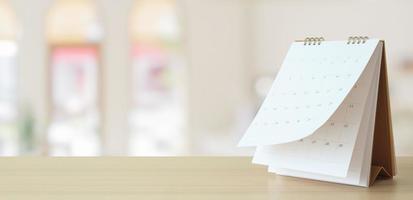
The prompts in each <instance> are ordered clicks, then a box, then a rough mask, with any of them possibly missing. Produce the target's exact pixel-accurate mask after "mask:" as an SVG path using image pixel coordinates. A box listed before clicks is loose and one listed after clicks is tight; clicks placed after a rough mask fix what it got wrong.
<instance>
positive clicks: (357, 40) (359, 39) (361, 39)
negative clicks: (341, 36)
mask: <svg viewBox="0 0 413 200" xmlns="http://www.w3.org/2000/svg"><path fill="white" fill-rule="evenodd" d="M368 39H369V37H368V36H350V37H348V39H347V44H364V43H366V41H367V40H368Z"/></svg>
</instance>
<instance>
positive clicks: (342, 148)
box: [257, 45, 382, 177]
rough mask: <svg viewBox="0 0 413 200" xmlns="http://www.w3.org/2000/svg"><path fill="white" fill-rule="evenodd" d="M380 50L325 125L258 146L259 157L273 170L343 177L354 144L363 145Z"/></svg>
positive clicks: (345, 173)
mask: <svg viewBox="0 0 413 200" xmlns="http://www.w3.org/2000/svg"><path fill="white" fill-rule="evenodd" d="M381 49H382V47H381V45H378V47H377V49H376V51H375V52H374V55H373V56H372V59H371V60H370V62H369V64H368V65H367V67H366V70H365V71H364V72H363V74H362V76H361V77H360V79H359V80H358V81H357V83H356V84H355V85H354V86H353V89H352V90H351V91H350V93H349V95H348V96H347V97H346V98H345V99H344V101H343V103H342V104H341V105H340V106H339V108H338V109H337V110H336V112H335V113H334V114H333V115H332V116H331V117H330V119H329V120H328V121H327V123H325V124H324V125H322V126H321V127H320V128H319V129H318V130H317V131H315V132H314V133H313V134H312V135H310V136H307V137H305V138H302V139H300V140H298V141H294V142H289V143H283V144H277V145H271V146H260V147H258V148H257V153H261V154H263V155H260V156H261V157H263V158H262V159H264V160H265V162H266V164H268V165H270V166H272V167H276V168H287V169H293V170H299V171H306V172H311V173H317V174H324V175H332V176H337V177H346V176H347V173H348V171H349V166H350V161H351V159H352V157H353V152H354V149H355V144H356V141H357V140H359V141H361V142H362V143H363V141H364V140H365V138H366V137H365V133H366V132H367V130H366V127H367V126H366V125H368V121H366V122H364V124H365V126H364V128H363V127H361V124H362V122H363V118H368V116H369V115H370V113H371V111H370V109H369V107H368V106H367V107H366V104H367V102H374V101H373V100H372V99H371V97H372V96H373V93H374V92H375V91H377V89H378V88H377V87H378V84H377V83H376V82H375V80H377V79H378V72H379V66H380V63H381V62H380V61H381V53H382V51H381ZM369 94H370V95H369ZM369 97H370V99H369V100H368V98H369ZM369 105H371V103H370V104H369ZM360 132H362V133H360ZM359 133H360V134H364V135H360V134H359ZM363 144H364V143H363ZM362 148H365V145H363V147H362ZM358 151H359V152H360V150H358ZM361 152H363V150H362V151H361ZM262 159H261V160H262ZM356 169H359V170H360V169H361V166H360V165H358V166H357V167H356Z"/></svg>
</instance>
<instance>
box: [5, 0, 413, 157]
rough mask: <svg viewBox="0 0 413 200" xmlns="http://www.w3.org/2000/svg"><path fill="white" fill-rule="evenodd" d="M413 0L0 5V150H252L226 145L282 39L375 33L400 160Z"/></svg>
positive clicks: (412, 66)
mask: <svg viewBox="0 0 413 200" xmlns="http://www.w3.org/2000/svg"><path fill="white" fill-rule="evenodd" d="M412 9H413V1H408V0H345V1H343V0H313V1H305V0H31V1H27V0H0V155H1V156H15V155H43V156H100V155H124V156H176V155H251V153H252V150H253V149H249V148H238V147H236V144H237V142H238V140H239V139H240V137H241V136H242V134H243V132H244V131H245V129H246V127H247V126H248V125H249V122H250V121H251V119H252V117H253V116H254V114H255V112H256V110H257V108H258V106H259V105H260V103H261V101H262V100H263V98H264V96H265V94H266V92H267V90H268V88H269V87H270V85H271V82H272V80H273V79H274V77H275V75H276V74H277V71H278V69H279V67H280V65H281V63H282V60H283V57H284V56H285V54H286V52H287V50H288V47H289V45H290V43H291V42H292V41H294V40H295V39H302V38H304V37H306V36H324V37H325V38H326V39H327V40H345V39H346V38H347V37H348V36H351V35H369V36H370V37H374V38H380V39H385V40H386V48H387V56H388V67H389V79H390V91H391V103H392V115H393V129H394V136H395V143H396V153H397V155H413V145H412V144H413V38H412V37H411V36H412V35H413V26H412V21H411V20H412V19H413V12H412Z"/></svg>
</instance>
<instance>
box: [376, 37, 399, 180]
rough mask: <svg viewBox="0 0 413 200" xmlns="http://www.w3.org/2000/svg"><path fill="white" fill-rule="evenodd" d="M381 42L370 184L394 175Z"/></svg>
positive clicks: (384, 66) (394, 163)
mask: <svg viewBox="0 0 413 200" xmlns="http://www.w3.org/2000/svg"><path fill="white" fill-rule="evenodd" d="M381 42H383V54H382V59H381V66H380V78H379V91H378V98H377V108H376V120H375V126H374V139H373V152H372V160H371V169H370V185H372V184H373V183H374V182H375V181H376V180H377V179H387V178H392V177H393V176H395V175H396V161H395V155H394V142H393V131H392V123H391V112H390V100H389V86H388V78H387V64H386V51H385V47H384V41H381Z"/></svg>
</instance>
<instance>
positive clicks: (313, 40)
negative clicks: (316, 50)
mask: <svg viewBox="0 0 413 200" xmlns="http://www.w3.org/2000/svg"><path fill="white" fill-rule="evenodd" d="M323 41H324V38H323V37H306V38H305V39H304V40H296V42H304V45H306V46H307V45H308V46H309V45H320V44H321V43H322V42H323Z"/></svg>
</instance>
